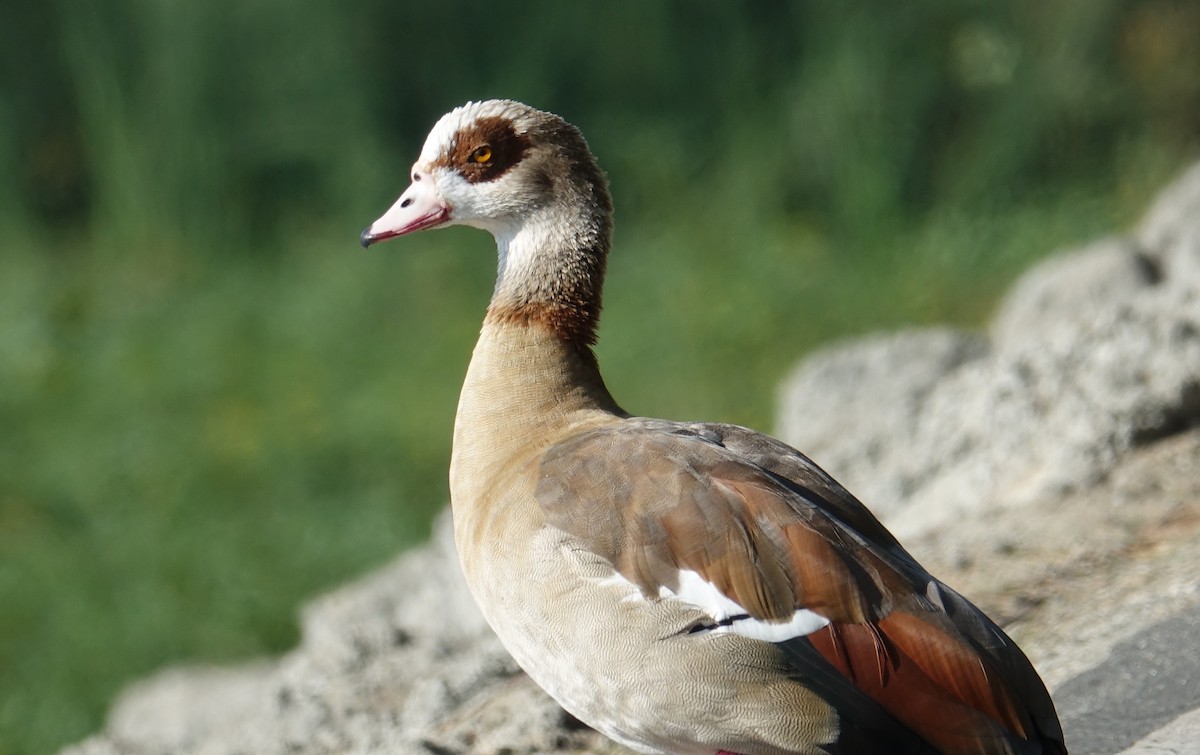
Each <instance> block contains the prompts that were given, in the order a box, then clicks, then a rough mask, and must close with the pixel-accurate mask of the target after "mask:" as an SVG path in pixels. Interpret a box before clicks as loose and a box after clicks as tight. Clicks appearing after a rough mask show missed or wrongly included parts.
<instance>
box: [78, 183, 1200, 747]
mask: <svg viewBox="0 0 1200 755" xmlns="http://www.w3.org/2000/svg"><path fill="white" fill-rule="evenodd" d="M781 405H782V416H781V419H780V425H779V430H780V433H781V436H782V437H784V438H785V439H787V440H789V441H790V442H792V443H793V444H794V445H797V446H798V447H800V448H802V449H804V450H805V451H806V452H808V453H809V454H810V455H811V456H813V458H815V459H816V460H817V461H818V463H821V464H822V465H823V466H825V467H826V468H827V469H829V471H831V472H833V473H834V474H835V476H837V477H839V478H840V479H841V480H842V481H843V482H845V483H846V484H847V486H848V487H849V488H850V489H851V490H853V491H855V492H856V493H857V494H859V495H860V497H862V498H863V499H864V500H865V501H867V502H868V504H869V505H871V507H872V508H873V509H875V510H876V512H877V513H879V514H880V515H881V516H882V518H883V519H884V520H885V521H886V522H887V523H888V524H889V525H890V526H891V527H893V529H894V530H896V531H897V534H900V535H901V536H902V538H903V539H904V541H905V543H906V545H907V546H908V547H909V549H910V550H911V551H912V553H913V554H914V555H915V556H917V557H918V558H919V559H920V560H921V561H923V562H925V563H926V564H927V565H928V566H929V567H930V569H931V571H933V572H934V573H935V574H938V575H940V576H942V577H943V578H944V579H945V580H946V581H947V582H949V583H950V584H952V585H954V586H955V587H957V588H958V589H959V590H960V591H962V592H964V593H965V594H966V595H968V596H969V597H970V598H971V599H972V600H974V601H975V602H977V603H978V604H979V605H980V606H981V607H982V608H984V610H985V611H987V612H988V613H989V614H990V615H992V616H993V617H994V618H996V619H997V620H998V621H999V622H1000V623H1001V624H1002V625H1003V626H1004V627H1005V629H1006V630H1007V631H1008V632H1009V633H1010V634H1011V635H1012V636H1013V637H1014V638H1015V639H1016V640H1017V641H1018V642H1019V643H1020V644H1021V646H1022V647H1023V648H1024V649H1025V650H1026V652H1027V654H1028V655H1029V656H1030V658H1031V659H1032V660H1033V661H1034V664H1035V665H1036V666H1037V667H1038V669H1039V671H1040V672H1041V674H1042V675H1043V678H1044V679H1045V680H1046V682H1047V684H1048V685H1049V686H1050V688H1051V691H1052V694H1053V696H1054V697H1055V700H1056V703H1057V705H1058V707H1059V711H1060V714H1061V716H1062V720H1063V724H1064V728H1065V730H1066V734H1067V742H1068V746H1070V747H1072V748H1073V750H1072V751H1074V752H1086V753H1089V754H1091V755H1117V753H1189V752H1193V751H1195V749H1196V745H1195V742H1196V741H1197V739H1198V738H1200V689H1198V685H1197V677H1198V675H1200V664H1198V663H1197V660H1196V657H1195V656H1196V654H1195V653H1194V652H1193V650H1194V647H1195V643H1196V636H1197V632H1198V631H1200V576H1198V575H1200V475H1198V474H1197V473H1196V470H1197V469H1200V428H1198V427H1197V426H1200V166H1197V167H1195V168H1193V169H1191V170H1190V171H1188V172H1187V173H1185V174H1184V175H1183V177H1181V178H1180V179H1179V180H1178V181H1177V182H1175V183H1174V184H1173V185H1172V186H1170V187H1169V188H1168V189H1167V190H1166V191H1165V192H1164V193H1163V195H1162V196H1161V197H1160V198H1159V199H1158V200H1157V201H1156V202H1155V203H1154V206H1153V208H1152V209H1151V210H1150V212H1148V213H1147V216H1146V219H1145V220H1144V221H1143V222H1142V223H1141V225H1140V226H1139V227H1138V229H1137V230H1136V231H1135V232H1134V233H1133V234H1132V235H1131V237H1130V238H1127V239H1109V240H1105V241H1101V242H1097V243H1096V244H1094V245H1091V246H1088V247H1084V248H1082V249H1079V250H1075V251H1073V252H1069V253H1066V254H1063V255H1059V256H1057V257H1054V258H1051V259H1050V260H1047V261H1046V262H1044V263H1042V264H1041V265H1038V266H1037V267H1035V268H1034V269H1033V270H1031V271H1030V272H1029V273H1027V274H1026V275H1025V276H1023V277H1022V279H1021V280H1020V281H1018V282H1017V283H1016V284H1015V285H1014V286H1013V288H1012V290H1011V291H1010V293H1009V295H1008V296H1007V297H1006V298H1005V300H1004V302H1003V304H1002V305H1001V307H1000V308H999V311H998V313H997V315H996V316H995V318H994V321H993V322H992V324H991V327H990V328H989V330H988V333H987V334H986V335H983V334H972V333H963V332H958V331H954V330H950V329H944V328H943V329H928V330H910V331H905V332H902V333H897V334H893V335H886V336H872V337H868V338H865V339H861V340H858V341H854V342H850V343H846V344H841V345H838V346H834V347H831V348H830V349H827V350H825V351H822V352H820V353H818V354H815V355H813V356H812V357H810V358H809V359H807V360H805V362H804V363H803V364H802V365H801V366H800V367H799V368H797V370H796V371H795V372H794V373H793V375H792V376H791V377H790V378H789V379H788V381H787V383H786V384H785V386H784V388H783V389H782V392H781ZM435 615H436V616H440V617H447V616H448V617H450V618H449V620H442V621H437V622H432V621H430V620H429V617H430V616H435ZM335 752H336V753H355V754H361V755H373V754H375V753H379V754H382V753H428V754H430V755H468V754H471V753H479V754H481V755H482V754H483V753H509V754H511V755H518V754H532V753H549V752H592V753H607V754H609V755H616V754H617V753H625V752H627V751H626V750H623V749H622V748H620V747H618V746H616V745H614V744H612V743H609V742H607V741H606V740H604V739H603V738H602V737H600V736H599V735H598V734H596V733H595V732H592V731H591V730H589V729H587V728H586V727H584V726H583V725H582V724H580V723H579V722H577V721H575V720H574V719H572V718H571V717H570V716H569V715H567V714H566V713H564V712H563V711H562V710H561V709H560V708H559V707H558V706H557V705H556V704H554V703H553V701H551V700H550V699H549V698H548V697H547V696H546V695H545V694H544V693H542V692H541V691H540V690H539V689H538V688H537V687H536V686H534V685H533V683H532V682H531V681H530V680H529V679H528V678H527V677H525V676H524V675H523V674H522V673H521V672H520V670H519V669H518V668H517V667H516V665H515V664H514V663H513V661H512V660H511V659H510V658H509V656H508V655H507V653H505V651H504V650H503V648H502V647H501V646H500V645H499V643H498V641H497V640H496V639H495V637H494V635H493V634H492V633H491V631H490V630H489V629H488V628H487V626H486V624H485V623H484V621H483V619H482V617H481V616H480V615H479V613H478V611H477V610H476V609H475V607H474V604H473V603H472V602H471V599H470V597H469V595H468V592H467V589H466V586H465V583H464V582H463V580H462V577H461V574H460V572H459V570H458V563H457V559H456V557H455V555H454V552H453V543H452V537H451V533H450V527H449V523H448V517H442V519H441V520H440V521H439V522H438V523H437V525H436V526H435V530H434V537H433V538H432V540H431V542H430V543H429V544H427V545H425V546H423V547H421V548H418V549H416V550H414V551H412V552H410V553H407V554H404V555H403V556H401V557H400V558H399V559H397V560H396V561H395V562H394V563H393V564H392V565H390V566H388V567H386V568H384V569H381V570H379V571H378V572H376V573H374V574H371V575H368V576H366V577H364V578H363V579H361V580H359V581H357V582H355V583H353V584H350V585H347V586H345V587H342V588H341V589H338V590H335V591H334V592H332V593H330V594H329V595H326V596H324V597H322V598H320V599H318V600H316V601H314V602H313V603H312V604H311V605H309V606H308V607H306V608H305V609H304V611H303V614H302V641H301V643H300V645H299V647H297V648H296V649H295V650H293V651H292V652H290V653H288V654H287V655H285V656H284V657H282V658H280V659H276V660H270V661H260V662H255V663H251V664H247V665H245V666H242V667H238V668H232V669H219V668H180V669H171V670H167V671H164V672H162V673H160V674H159V675H157V676H155V677H153V678H151V679H149V680H146V681H143V682H140V683H138V684H135V685H133V686H132V687H131V688H130V689H129V690H127V691H126V692H125V693H124V694H122V695H121V696H120V698H119V699H118V701H117V703H116V704H115V705H114V708H113V710H112V712H111V713H110V715H109V718H108V723H107V726H106V727H105V730H104V732H102V733H101V734H98V735H96V736H94V737H92V738H91V739H89V740H86V741H85V742H82V743H80V744H78V745H75V746H73V747H71V748H68V749H67V750H65V751H64V753H65V755H149V754H150V753H155V754H158V753H170V754H172V755H234V754H235V753H256V754H261V755H275V754H276V753H278V754H279V755H282V754H283V753H289V755H324V754H325V753H335Z"/></svg>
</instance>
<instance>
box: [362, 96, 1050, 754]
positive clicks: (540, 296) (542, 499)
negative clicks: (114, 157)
mask: <svg viewBox="0 0 1200 755" xmlns="http://www.w3.org/2000/svg"><path fill="white" fill-rule="evenodd" d="M611 209H612V205H611V201H610V199H609V194H608V188H607V182H606V180H605V178H604V175H603V173H601V171H600V169H599V167H598V166H597V164H596V161H595V158H594V157H593V156H592V154H591V152H590V151H589V149H588V146H587V143H586V142H585V141H584V139H583V137H582V136H581V135H580V133H579V131H578V130H577V129H576V128H575V127H574V126H572V125H570V124H568V123H567V122H566V121H564V120H563V119H561V118H559V117H558V116H556V115H552V114H550V113H545V112H541V111H538V110H535V109H533V108H531V107H528V106H526V105H522V104H520V103H518V102H513V101H508V100H492V101H488V102H474V103H468V104H467V105H464V106H463V107H460V108H457V109H456V110H454V111H452V112H450V113H449V114H447V115H445V116H443V117H442V118H441V120H439V121H438V122H437V124H436V125H435V126H434V127H433V131H432V132H431V133H430V134H429V137H428V139H427V141H426V142H425V147H424V149H423V150H422V151H421V155H420V158H419V159H418V160H417V162H416V164H415V165H414V166H413V169H412V185H411V186H409V187H408V189H407V190H406V191H405V192H404V194H403V195H402V196H401V197H400V199H399V200H397V202H396V203H395V204H394V205H393V206H392V207H391V208H390V209H389V210H388V211H387V212H385V213H384V214H383V216H382V217H380V218H379V219H378V220H376V221H375V222H374V223H372V224H371V225H370V227H368V228H367V229H366V230H365V231H363V234H362V237H361V241H362V244H363V245H364V246H368V245H370V244H372V243H374V242H377V241H381V240H383V239H387V238H391V237H394V236H403V235H405V234H408V233H413V232H415V231H419V230H422V229H426V228H440V227H444V226H450V225H456V224H461V225H469V226H474V227H476V228H482V229H484V230H486V231H489V232H490V233H491V234H492V235H493V236H494V237H495V239H496V245H497V247H498V250H499V257H500V260H499V274H498V278H497V281H496V287H495V291H494V293H493V295H492V300H491V303H490V305H489V306H488V310H487V315H486V317H485V318H484V322H483V328H482V331H481V333H480V336H479V342H478V344H477V345H476V347H475V352H474V355H473V356H472V358H471V364H470V367H469V368H468V370H467V376H466V382H465V384H464V385H463V389H462V396H461V398H460V400H459V405H458V415H457V418H456V420H455V427H454V452H453V456H452V459H451V462H450V492H451V501H452V508H453V512H454V530H455V538H456V541H457V545H458V550H459V554H460V557H461V559H462V567H463V571H464V573H465V574H466V578H467V582H468V584H469V585H470V587H471V590H472V593H473V595H474V597H475V599H476V601H477V602H478V603H479V607H480V609H481V610H482V611H483V614H484V616H485V617H486V618H487V620H488V622H489V623H490V624H491V626H492V627H493V629H495V631H496V634H497V635H499V637H500V639H501V640H502V641H503V643H504V645H505V646H506V647H507V648H508V650H509V651H510V652H511V653H512V655H513V656H514V657H515V658H516V660H517V662H518V663H520V665H521V666H522V667H523V668H524V669H525V670H526V671H527V672H528V673H529V675H530V676H531V677H533V679H534V680H535V681H536V682H537V683H538V684H540V685H541V686H542V687H543V688H545V689H546V691H547V692H549V693H550V694H551V695H552V696H553V697H554V698H555V699H557V700H558V701H559V703H561V704H562V706H563V707H564V708H566V709H567V710H568V711H570V712H571V713H572V714H574V715H575V716H576V717H578V718H579V719H581V720H582V721H584V722H586V723H588V724H589V725H591V726H593V727H595V728H596V729H598V730H599V731H601V732H603V733H604V734H606V735H607V736H609V737H611V738H612V739H614V740H616V741H617V742H620V743H622V744H624V745H626V746H628V747H630V748H633V749H634V750H638V751H641V752H647V753H696V754H698V755H699V754H701V753H702V754H703V755H713V754H714V753H737V754H738V755H759V754H760V753H835V752H836V753H917V752H930V753H932V752H941V753H981V754H982V753H989V754H990V753H1065V752H1066V748H1065V746H1064V744H1063V736H1062V729H1061V727H1060V725H1059V722H1058V717H1057V715H1056V714H1055V711H1054V705H1053V703H1052V702H1051V700H1050V697H1049V695H1048V694H1047V692H1046V689H1045V686H1044V685H1043V684H1042V681H1041V679H1040V678H1039V677H1038V675H1037V672H1036V671H1034V669H1033V667H1032V666H1031V665H1030V663H1029V661H1028V660H1027V659H1026V657H1025V655H1024V654H1023V653H1022V652H1021V650H1020V649H1019V648H1018V647H1017V646H1016V645H1015V644H1014V643H1013V642H1012V640H1010V639H1009V638H1008V637H1007V636H1006V635H1005V634H1004V633H1003V632H1002V631H1001V630H1000V629H999V628H998V627H997V626H996V625H995V624H994V623H992V621H991V620H989V619H988V618H987V616H985V615H984V614H983V613H982V612H981V611H980V610H979V609H978V608H976V607H975V606H973V605H972V604H971V603H969V602H968V601H967V600H966V599H965V598H963V597H962V596H961V595H959V594H958V593H956V592H954V591H953V590H951V589H950V588H949V587H947V586H946V585H944V584H942V583H941V582H939V581H938V580H937V579H935V578H934V577H932V576H930V574H929V573H928V572H926V571H925V570H924V569H923V568H922V567H921V566H920V564H918V563H917V562H916V561H915V560H914V559H913V557H912V556H910V555H909V554H908V553H907V552H906V551H905V550H904V549H903V548H902V547H901V546H900V544H899V543H898V542H897V541H896V540H895V538H893V537H892V535H891V534H890V533H889V532H888V531H887V530H886V529H884V527H883V526H882V525H881V524H880V523H879V521H878V520H876V519H875V517H874V516H872V515H871V513H870V512H869V511H868V510H867V509H866V508H865V507H864V506H863V505H862V504H861V503H859V502H858V500H857V499H855V498H854V497H853V496H852V495H851V494H850V493H849V492H847V491H846V490H845V488H843V487H842V486H841V485H839V484H838V483H837V482H836V481H835V480H834V479H833V478H831V477H830V476H829V475H827V474H826V473H825V472H824V471H822V470H821V469H820V468H819V467H818V466H817V465H816V464H814V463H813V462H812V461H810V460H809V459H808V458H807V457H805V456H804V455H803V454H801V453H800V452H798V451H796V450H794V449H792V448H790V447H788V446H787V445H785V444H783V443H781V442H779V441H777V440H774V439H773V438H770V437H767V436H766V435H762V434H759V433H756V432H754V431H752V430H747V429H745V428H742V427H736V426H733V425H722V424H701V423H682V422H668V421H665V420H658V419H648V418H645V417H636V416H632V415H630V414H629V413H627V412H625V411H624V410H622V409H621V408H620V406H618V405H617V403H616V402H615V401H614V400H613V398H612V396H611V395H610V394H609V392H608V390H607V389H606V388H605V385H604V381H603V380H602V379H601V377H600V372H599V369H598V367H597V364H596V358H595V356H594V355H593V352H592V350H591V346H592V344H593V343H594V342H595V339H596V325H597V320H598V318H599V315H600V293H601V286H602V284H603V280H604V268H605V258H606V256H607V254H608V250H609V239H610V235H611V228H612V223H611V220H610V215H611Z"/></svg>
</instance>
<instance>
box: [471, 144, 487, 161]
mask: <svg viewBox="0 0 1200 755" xmlns="http://www.w3.org/2000/svg"><path fill="white" fill-rule="evenodd" d="M491 161H492V148H491V147H489V146H487V145H486V144H485V145H483V146H482V147H477V148H476V149H475V151H474V152H472V153H471V162H473V163H490V162H491Z"/></svg>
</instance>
